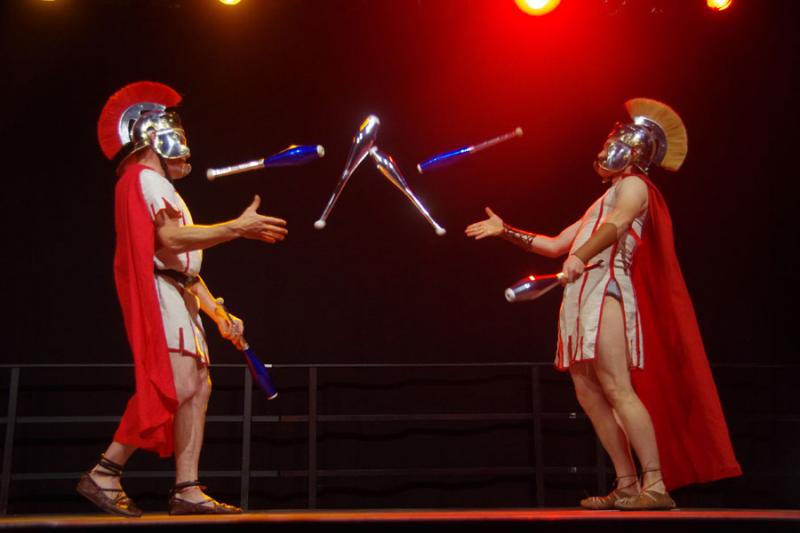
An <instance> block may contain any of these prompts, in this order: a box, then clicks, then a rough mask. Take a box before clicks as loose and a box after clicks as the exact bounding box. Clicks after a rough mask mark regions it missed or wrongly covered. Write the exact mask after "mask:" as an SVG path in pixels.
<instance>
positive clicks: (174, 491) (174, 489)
mask: <svg viewBox="0 0 800 533" xmlns="http://www.w3.org/2000/svg"><path fill="white" fill-rule="evenodd" d="M189 487H200V490H206V488H207V487H206V486H205V485H203V484H202V483H201V482H200V480H198V479H195V480H194V481H184V482H182V483H176V484H175V485H174V486H173V487H172V489H171V490H170V491H169V495H170V498H172V497H174V496H175V495H176V494H178V493H179V492H181V491H182V490H184V489H188V488H189Z"/></svg>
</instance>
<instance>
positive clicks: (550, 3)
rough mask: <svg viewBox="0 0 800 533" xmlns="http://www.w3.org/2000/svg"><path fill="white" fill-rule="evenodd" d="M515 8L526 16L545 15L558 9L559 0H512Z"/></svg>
mask: <svg viewBox="0 0 800 533" xmlns="http://www.w3.org/2000/svg"><path fill="white" fill-rule="evenodd" d="M514 1H515V2H516V4H517V7H518V8H520V9H521V10H522V11H523V12H525V13H527V14H528V15H536V16H539V15H546V14H547V13H550V12H551V11H552V10H554V9H555V8H556V7H558V4H560V3H561V0H514Z"/></svg>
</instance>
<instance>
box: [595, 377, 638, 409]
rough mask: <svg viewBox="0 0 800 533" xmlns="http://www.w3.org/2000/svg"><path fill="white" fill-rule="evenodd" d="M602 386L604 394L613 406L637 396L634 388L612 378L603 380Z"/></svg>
mask: <svg viewBox="0 0 800 533" xmlns="http://www.w3.org/2000/svg"><path fill="white" fill-rule="evenodd" d="M601 386H602V387H603V394H604V395H605V397H606V399H607V400H608V403H609V404H611V406H612V407H617V406H619V405H623V404H625V403H627V402H630V401H631V400H632V399H633V398H635V397H636V394H635V393H634V392H633V388H632V387H631V386H630V385H626V384H624V383H618V382H616V381H614V380H610V381H605V382H603V383H602V384H601Z"/></svg>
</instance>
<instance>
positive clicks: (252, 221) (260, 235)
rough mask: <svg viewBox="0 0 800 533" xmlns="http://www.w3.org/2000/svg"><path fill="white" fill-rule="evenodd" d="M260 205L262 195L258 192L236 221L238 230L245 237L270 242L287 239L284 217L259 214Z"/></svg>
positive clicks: (235, 225)
mask: <svg viewBox="0 0 800 533" xmlns="http://www.w3.org/2000/svg"><path fill="white" fill-rule="evenodd" d="M260 205H261V197H260V196H259V195H257V194H256V195H255V196H254V197H253V202H252V203H251V204H250V205H249V206H247V208H246V209H245V210H244V211H243V212H242V214H241V215H239V218H237V219H236V220H235V221H234V228H235V229H236V232H237V233H238V234H239V236H240V237H244V238H245V239H256V240H262V241H265V242H268V243H270V244H274V243H276V242H279V241H282V240H283V239H285V238H286V235H287V234H288V233H289V230H287V229H286V221H285V220H283V219H282V218H275V217H270V216H265V215H259V214H258V212H257V210H258V207H259V206H260Z"/></svg>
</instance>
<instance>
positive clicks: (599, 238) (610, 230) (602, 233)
mask: <svg viewBox="0 0 800 533" xmlns="http://www.w3.org/2000/svg"><path fill="white" fill-rule="evenodd" d="M617 186H618V187H619V188H618V189H617V202H616V205H615V206H614V209H612V210H611V212H610V213H609V214H608V215H607V216H606V217H605V218H603V220H602V221H601V223H600V225H599V226H598V228H597V231H595V232H594V234H593V235H592V236H591V237H589V240H587V241H586V242H585V243H584V244H583V245H581V247H580V248H578V249H577V250H575V253H573V254H571V255H570V256H569V257H568V258H567V260H566V261H564V266H563V268H562V272H564V274H565V276H564V280H565V281H566V282H572V281H574V280H576V279H578V277H579V276H580V275H581V274H583V271H584V267H585V266H586V264H587V263H589V261H590V260H591V259H592V258H593V257H594V256H596V255H597V254H599V253H600V252H602V251H603V250H605V249H606V248H608V247H609V246H611V245H612V244H614V243H615V242H617V241H618V240H619V239H620V237H622V236H623V235H624V234H625V232H627V231H628V228H630V227H631V224H632V223H633V221H634V220H635V219H636V217H638V216H639V215H640V214H641V213H642V211H644V209H645V208H646V207H647V198H648V191H647V185H646V184H645V182H644V181H642V179H641V178H638V177H636V176H628V177H627V178H625V179H623V180H622V181H621V182H620V183H619V184H618V185H617Z"/></svg>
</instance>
